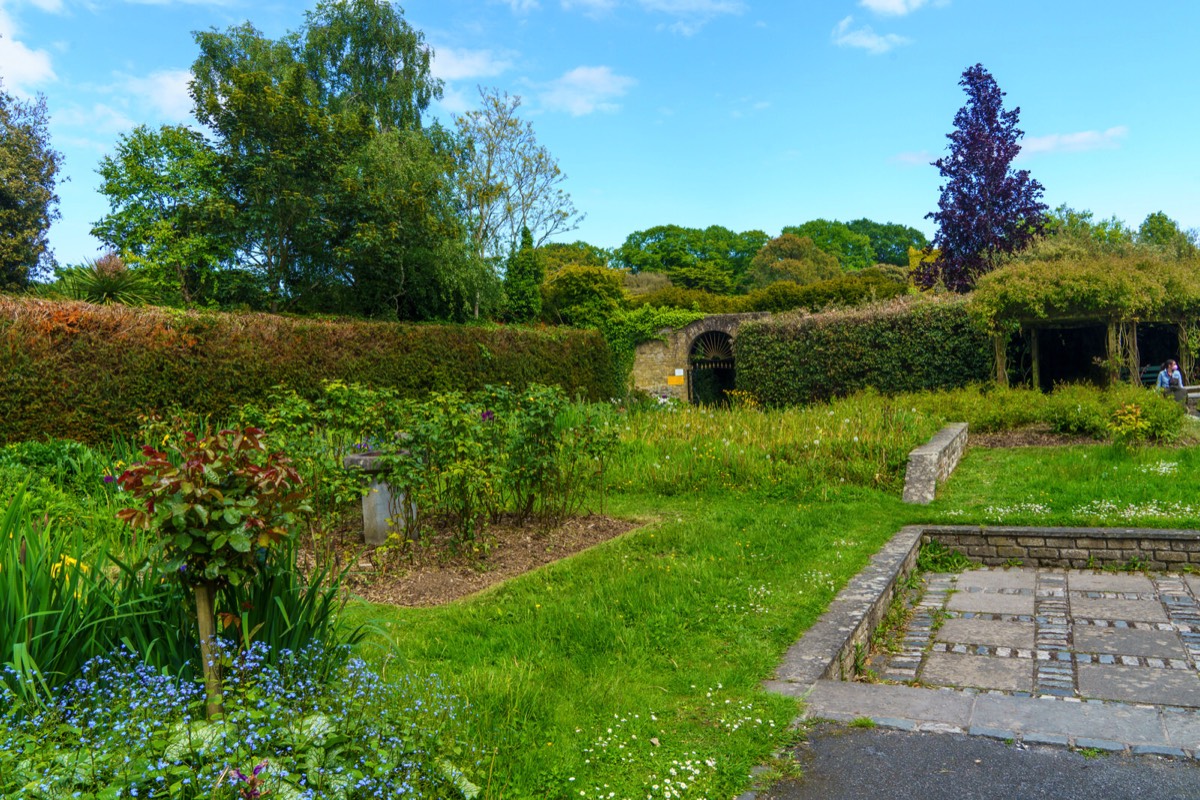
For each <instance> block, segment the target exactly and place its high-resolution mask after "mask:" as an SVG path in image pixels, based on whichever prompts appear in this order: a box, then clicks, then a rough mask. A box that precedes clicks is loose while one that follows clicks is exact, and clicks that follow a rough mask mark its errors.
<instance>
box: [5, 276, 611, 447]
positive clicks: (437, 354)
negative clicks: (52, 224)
mask: <svg viewBox="0 0 1200 800" xmlns="http://www.w3.org/2000/svg"><path fill="white" fill-rule="evenodd" d="M333 379H337V380H342V381H346V382H358V383H362V384H366V385H371V386H379V387H384V386H386V387H391V388H393V389H395V390H396V391H397V392H399V393H400V394H402V395H404V396H420V395H422V394H424V393H426V392H429V391H431V390H448V389H461V390H473V389H479V388H482V387H483V386H485V385H487V384H505V383H508V384H511V385H513V386H517V387H523V386H525V385H527V384H530V383H535V382H536V383H544V384H552V385H558V386H561V387H562V388H563V390H564V391H566V392H567V394H569V395H572V396H573V395H576V394H582V395H584V396H586V397H588V398H589V399H592V400H599V399H607V398H609V397H614V396H617V395H619V394H620V393H621V381H620V380H619V378H618V376H617V374H616V371H615V368H614V366H613V358H612V354H611V352H610V350H609V348H608V346H607V345H606V344H605V343H604V340H603V338H602V337H601V335H600V334H599V333H598V332H596V331H580V330H570V329H557V330H534V329H528V328H509V327H468V326H451V325H399V324H395V323H386V322H363V321H350V322H347V321H328V320H315V319H293V318H287V317H280V316H274V315H270V314H251V313H247V314H225V313H218V312H183V311H175V310H171V309H161V308H153V309H131V308H127V307H124V306H94V305H89V304H87V303H77V302H49V301H45V300H36V299H32V298H26V297H3V296H0V405H2V407H3V413H0V442H12V441H21V440H26V439H34V438H39V437H43V436H54V437H60V438H67V439H77V440H80V441H85V442H97V441H102V440H107V439H109V438H110V437H111V436H112V435H113V434H114V433H128V432H130V431H132V430H133V429H134V428H135V427H136V425H137V415H138V414H139V413H143V412H146V411H150V410H168V409H171V408H174V407H180V408H183V409H185V410H188V411H191V412H197V413H200V414H212V415H214V416H217V417H220V416H222V415H224V414H225V413H227V412H228V411H229V410H230V409H231V408H234V407H236V406H238V405H241V404H242V403H247V402H253V401H260V400H263V399H264V398H265V397H266V394H267V392H268V391H269V390H270V389H271V388H272V387H273V386H275V385H278V384H283V385H286V386H290V387H292V388H294V389H295V390H296V391H298V392H300V393H301V394H306V395H308V394H312V393H315V392H317V391H319V390H320V385H321V381H323V380H333Z"/></svg>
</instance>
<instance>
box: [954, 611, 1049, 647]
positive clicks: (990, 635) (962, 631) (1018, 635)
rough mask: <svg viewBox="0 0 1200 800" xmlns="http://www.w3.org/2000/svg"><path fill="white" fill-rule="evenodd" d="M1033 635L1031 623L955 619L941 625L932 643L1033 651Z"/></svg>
mask: <svg viewBox="0 0 1200 800" xmlns="http://www.w3.org/2000/svg"><path fill="white" fill-rule="evenodd" d="M1033 634H1034V629H1033V623H1032V622H1009V621H1004V620H993V619H978V618H973V619H962V618H956V619H948V620H946V621H945V622H943V623H942V627H941V628H939V629H938V631H937V632H936V633H935V634H934V641H938V642H949V643H953V644H967V645H980V644H983V645H989V646H991V647H1008V648H1012V649H1024V650H1033V647H1034V636H1033Z"/></svg>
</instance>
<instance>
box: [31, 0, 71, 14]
mask: <svg viewBox="0 0 1200 800" xmlns="http://www.w3.org/2000/svg"><path fill="white" fill-rule="evenodd" d="M29 2H30V4H31V5H33V6H34V7H35V8H39V9H41V10H42V11H45V12H48V13H50V14H57V13H59V12H60V11H62V10H63V3H62V0H29Z"/></svg>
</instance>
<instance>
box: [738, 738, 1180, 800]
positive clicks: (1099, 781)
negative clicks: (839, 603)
mask: <svg viewBox="0 0 1200 800" xmlns="http://www.w3.org/2000/svg"><path fill="white" fill-rule="evenodd" d="M796 757H797V759H798V760H799V762H800V766H801V768H802V769H803V770H804V777H803V778H801V779H798V780H789V781H783V782H781V783H778V784H776V785H775V786H774V787H772V788H771V789H770V790H769V791H766V792H764V793H762V794H760V795H759V796H758V800H912V798H921V800H963V799H964V798H971V800H1035V799H1036V800H1041V799H1043V798H1045V799H1046V800H1050V799H1051V798H1053V800H1096V798H1104V799H1105V800H1200V763H1197V762H1195V761H1192V760H1181V759H1160V758H1155V757H1153V756H1132V755H1119V754H1113V755H1102V756H1099V757H1094V758H1086V757H1084V756H1083V755H1081V754H1079V753H1074V752H1071V751H1069V750H1064V749H1062V748H1054V747H1043V746H1037V745H1033V746H1026V745H1020V744H1011V745H1008V744H1004V743H1002V742H999V741H995V740H992V739H981V738H974V737H969V736H953V735H952V736H947V735H941V734H924V733H906V732H902V731H894V730H882V729H875V730H863V729H847V728H842V727H840V726H829V725H821V726H817V728H816V729H815V730H814V731H813V732H812V733H811V735H810V736H809V740H808V742H806V743H805V744H804V745H801V746H800V747H799V748H797V750H796Z"/></svg>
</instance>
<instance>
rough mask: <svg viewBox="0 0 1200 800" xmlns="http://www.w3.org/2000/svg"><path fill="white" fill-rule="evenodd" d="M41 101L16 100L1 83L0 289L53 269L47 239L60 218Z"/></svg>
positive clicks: (54, 160) (55, 164) (53, 154)
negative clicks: (47, 235)
mask: <svg viewBox="0 0 1200 800" xmlns="http://www.w3.org/2000/svg"><path fill="white" fill-rule="evenodd" d="M47 123H48V118H47V113H46V99H45V98H44V97H40V96H39V97H38V98H37V99H36V100H34V101H32V102H28V101H22V100H18V99H17V98H16V97H14V96H13V95H11V94H9V93H8V92H6V91H5V90H4V86H3V84H2V83H0V289H6V288H8V289H21V288H24V287H25V286H27V285H28V284H29V282H30V280H31V279H33V278H37V277H42V276H44V275H47V274H48V273H49V272H50V270H51V269H52V267H53V265H54V254H53V253H52V252H51V250H50V245H49V241H48V240H47V238H46V234H47V232H48V231H49V228H50V223H51V222H53V221H54V220H56V219H58V218H59V213H58V195H56V194H55V193H54V186H55V178H56V176H57V174H58V168H59V164H60V163H61V162H62V156H61V155H60V154H59V153H58V152H57V151H55V150H54V149H53V148H51V147H50V133H49V129H48V124H47Z"/></svg>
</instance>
